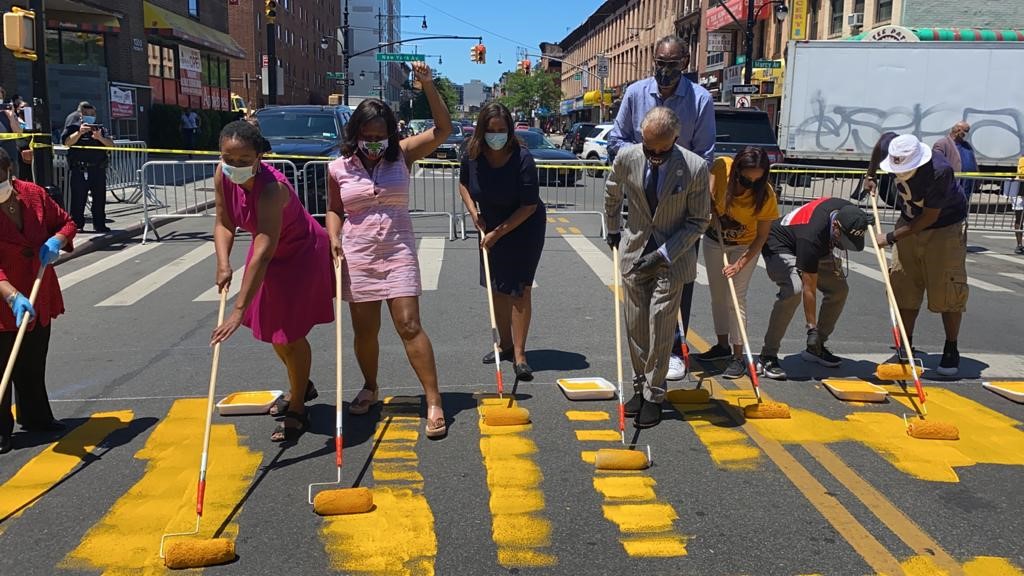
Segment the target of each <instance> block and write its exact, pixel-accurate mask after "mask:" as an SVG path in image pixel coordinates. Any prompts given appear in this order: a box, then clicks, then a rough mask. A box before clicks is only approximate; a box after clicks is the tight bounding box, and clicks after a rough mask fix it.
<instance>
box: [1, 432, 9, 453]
mask: <svg viewBox="0 0 1024 576" xmlns="http://www.w3.org/2000/svg"><path fill="white" fill-rule="evenodd" d="M11 448H12V446H11V437H10V435H7V434H5V435H3V436H0V454H6V453H8V452H10V451H11Z"/></svg>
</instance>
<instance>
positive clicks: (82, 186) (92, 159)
mask: <svg viewBox="0 0 1024 576" xmlns="http://www.w3.org/2000/svg"><path fill="white" fill-rule="evenodd" d="M78 112H79V113H80V114H81V120H80V123H77V124H70V125H68V127H67V128H65V129H64V135H63V136H61V141H62V142H64V145H65V146H67V147H68V167H69V168H70V170H71V218H73V219H74V221H75V225H76V226H78V229H79V230H84V229H85V201H86V194H89V195H90V196H91V197H92V209H91V211H92V227H93V229H94V230H95V231H96V232H99V233H107V232H110V228H107V211H106V206H107V163H108V162H109V156H108V154H107V151H106V150H96V149H89V148H95V147H113V146H114V141H113V140H111V139H110V135H109V134H108V133H107V129H106V128H104V127H103V125H102V124H99V123H98V121H97V119H96V107H95V106H93V105H92V104H90V103H88V102H82V103H81V104H79V105H78Z"/></svg>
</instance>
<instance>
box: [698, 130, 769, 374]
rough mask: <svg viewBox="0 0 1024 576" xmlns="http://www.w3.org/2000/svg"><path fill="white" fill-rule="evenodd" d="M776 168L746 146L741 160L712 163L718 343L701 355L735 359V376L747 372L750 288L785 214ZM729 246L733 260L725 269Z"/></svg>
mask: <svg viewBox="0 0 1024 576" xmlns="http://www.w3.org/2000/svg"><path fill="white" fill-rule="evenodd" d="M770 167H771V161H770V160H769V158H768V153H767V152H765V151H764V149H763V148H758V147H755V146H747V147H745V148H744V149H743V150H741V151H740V152H739V153H738V154H736V157H735V158H729V157H722V158H718V159H716V160H715V163H714V164H713V165H712V167H711V197H712V202H713V203H712V214H713V218H712V220H713V223H712V225H711V226H709V227H708V229H707V231H706V232H705V233H704V263H705V266H706V268H707V271H708V286H709V288H710V290H711V315H712V317H713V318H714V321H715V334H716V335H717V337H718V343H716V344H715V345H714V346H712V347H711V348H710V349H709V350H708V351H707V352H704V353H703V354H698V355H697V359H699V360H703V361H714V360H725V359H729V358H731V359H732V361H731V362H730V363H729V366H728V367H727V368H726V369H725V372H724V373H723V374H722V376H724V377H725V378H729V379H735V378H740V377H742V376H743V375H745V374H746V373H747V364H746V362H744V360H743V340H742V338H741V337H740V329H739V326H740V325H739V323H740V322H743V323H744V325H746V317H747V305H746V302H747V288H748V287H749V286H750V279H751V277H752V276H753V275H754V269H755V268H757V266H756V263H757V259H758V258H760V257H761V249H762V248H763V247H764V243H765V241H766V240H767V239H768V232H769V231H770V230H771V227H772V222H773V221H775V220H777V219H778V217H779V207H778V203H777V201H776V198H775V190H774V189H773V188H772V185H771V184H769V183H768V179H769V173H770ZM723 246H724V251H725V255H726V256H728V258H729V264H728V265H727V266H724V267H723V264H722V254H723ZM727 278H732V281H733V285H734V286H735V287H736V298H737V300H739V306H740V309H739V310H736V309H735V307H734V306H733V302H732V297H731V295H730V293H729V284H728V280H727ZM730 344H731V348H730Z"/></svg>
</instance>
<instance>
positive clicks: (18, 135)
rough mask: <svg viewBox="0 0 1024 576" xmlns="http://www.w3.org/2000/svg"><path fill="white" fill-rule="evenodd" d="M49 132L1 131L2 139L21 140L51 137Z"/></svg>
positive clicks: (0, 138)
mask: <svg viewBox="0 0 1024 576" xmlns="http://www.w3.org/2000/svg"><path fill="white" fill-rule="evenodd" d="M49 137H50V135H49V134H43V133H42V132H4V133H0V140H21V139H22V138H49Z"/></svg>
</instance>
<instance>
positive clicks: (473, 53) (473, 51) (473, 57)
mask: <svg viewBox="0 0 1024 576" xmlns="http://www.w3.org/2000/svg"><path fill="white" fill-rule="evenodd" d="M469 60H470V62H476V63H479V62H480V47H479V46H473V47H472V48H470V49H469Z"/></svg>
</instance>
